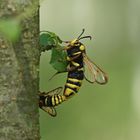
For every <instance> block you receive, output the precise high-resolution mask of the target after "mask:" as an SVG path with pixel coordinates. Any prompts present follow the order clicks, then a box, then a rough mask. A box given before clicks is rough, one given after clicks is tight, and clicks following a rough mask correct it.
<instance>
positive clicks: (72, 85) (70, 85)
mask: <svg viewBox="0 0 140 140" xmlns="http://www.w3.org/2000/svg"><path fill="white" fill-rule="evenodd" d="M66 86H68V87H70V88H76V89H79V88H80V87H79V86H77V85H74V84H70V83H66Z"/></svg>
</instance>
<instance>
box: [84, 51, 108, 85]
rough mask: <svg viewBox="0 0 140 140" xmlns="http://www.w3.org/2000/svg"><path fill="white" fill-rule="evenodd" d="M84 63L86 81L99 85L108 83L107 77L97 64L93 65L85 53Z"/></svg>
mask: <svg viewBox="0 0 140 140" xmlns="http://www.w3.org/2000/svg"><path fill="white" fill-rule="evenodd" d="M83 61H84V70H85V72H84V75H85V79H86V80H87V81H88V82H90V83H94V82H97V83H99V84H105V83H107V80H108V78H107V75H106V74H105V72H103V71H102V70H101V69H100V68H99V67H98V66H97V65H96V64H95V63H93V62H92V61H91V60H90V59H89V58H88V57H87V55H86V54H85V53H83Z"/></svg>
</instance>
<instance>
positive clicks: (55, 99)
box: [39, 29, 108, 116]
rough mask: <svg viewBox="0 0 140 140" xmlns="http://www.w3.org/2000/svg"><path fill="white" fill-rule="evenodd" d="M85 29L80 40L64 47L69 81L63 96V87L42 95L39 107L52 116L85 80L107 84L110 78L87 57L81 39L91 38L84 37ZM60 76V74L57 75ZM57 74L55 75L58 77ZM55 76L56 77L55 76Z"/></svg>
mask: <svg viewBox="0 0 140 140" xmlns="http://www.w3.org/2000/svg"><path fill="white" fill-rule="evenodd" d="M84 31H85V30H84V29H83V31H82V33H81V34H80V35H79V37H78V38H76V39H74V40H72V41H65V43H67V44H68V45H67V46H66V47H64V50H66V52H67V61H68V66H67V71H66V72H68V75H67V81H66V84H65V87H64V91H63V95H60V94H59V93H60V92H61V90H62V87H61V88H60V87H59V88H56V89H54V90H52V91H50V92H48V93H45V92H42V93H40V95H39V96H40V102H39V106H40V108H41V109H43V110H44V111H46V112H48V113H49V114H50V115H51V116H56V114H57V113H56V110H55V106H57V105H59V104H60V103H62V102H64V101H66V100H67V99H69V98H70V97H72V96H73V95H75V94H76V93H77V92H78V91H79V89H80V87H81V85H82V81H83V79H86V80H87V81H88V82H90V83H95V82H96V83H98V84H106V83H107V81H108V77H107V75H106V74H105V72H103V71H102V69H100V68H99V67H98V66H97V65H96V64H95V63H94V62H92V61H91V60H90V59H89V57H88V56H87V55H86V50H85V46H84V45H83V44H82V43H81V42H80V40H81V39H84V38H89V39H91V36H83V37H82V35H83V33H84ZM56 74H58V73H56ZM56 74H55V75H56ZM55 75H54V76H55Z"/></svg>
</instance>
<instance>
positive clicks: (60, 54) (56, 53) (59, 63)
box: [50, 48, 68, 72]
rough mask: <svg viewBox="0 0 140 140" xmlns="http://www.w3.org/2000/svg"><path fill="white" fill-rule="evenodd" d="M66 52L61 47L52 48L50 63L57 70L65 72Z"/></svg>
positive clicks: (66, 63)
mask: <svg viewBox="0 0 140 140" xmlns="http://www.w3.org/2000/svg"><path fill="white" fill-rule="evenodd" d="M66 57H67V54H66V52H65V51H62V50H61V49H57V48H52V55H51V60H50V64H51V65H52V67H53V68H54V69H56V70H57V72H65V71H67V65H68V61H67V60H66Z"/></svg>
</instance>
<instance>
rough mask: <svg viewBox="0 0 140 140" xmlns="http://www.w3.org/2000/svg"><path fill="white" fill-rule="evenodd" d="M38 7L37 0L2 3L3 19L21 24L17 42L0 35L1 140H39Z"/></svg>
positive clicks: (9, 0)
mask: <svg viewBox="0 0 140 140" xmlns="http://www.w3.org/2000/svg"><path fill="white" fill-rule="evenodd" d="M30 6H31V8H32V9H33V10H32V9H31V10H28V9H30ZM38 7H39V6H38V0H36V2H35V0H14V1H12V0H0V19H5V18H13V17H14V16H16V17H18V16H19V17H20V21H21V22H20V25H21V34H20V36H19V39H18V41H17V42H16V43H13V42H11V41H9V40H8V39H7V38H6V36H5V37H4V36H3V35H2V34H0V140H39V139H40V136H39V111H38V90H39V77H38V76H39V75H38V68H39V57H40V52H39V45H38V38H39V37H38V36H39V14H38ZM26 8H27V11H28V12H26V13H27V14H25V15H24V12H25V9H26ZM21 15H22V16H21Z"/></svg>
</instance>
